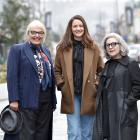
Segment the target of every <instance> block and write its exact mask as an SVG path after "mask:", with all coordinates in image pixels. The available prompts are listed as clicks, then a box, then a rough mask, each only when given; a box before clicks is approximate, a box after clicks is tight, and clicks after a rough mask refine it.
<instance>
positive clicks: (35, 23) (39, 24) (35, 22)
mask: <svg viewBox="0 0 140 140" xmlns="http://www.w3.org/2000/svg"><path fill="white" fill-rule="evenodd" d="M33 27H39V28H41V29H42V30H43V32H44V37H43V42H44V41H45V39H46V32H47V31H46V27H45V25H44V24H43V23H42V22H41V21H39V20H33V21H31V22H30V23H29V24H28V26H27V29H26V33H25V39H26V40H28V39H29V31H30V30H31V29H32V28H33Z"/></svg>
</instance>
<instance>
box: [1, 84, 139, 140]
mask: <svg viewBox="0 0 140 140" xmlns="http://www.w3.org/2000/svg"><path fill="white" fill-rule="evenodd" d="M60 101H61V93H60V92H57V102H58V103H57V109H56V110H55V112H54V120H53V140H67V122H66V115H65V114H60ZM7 104H8V101H7V90H6V84H0V112H1V110H2V108H3V107H4V106H6V105H7ZM138 109H139V110H138V113H139V122H138V138H137V140H140V101H139V102H138ZM0 140H3V132H2V131H0Z"/></svg>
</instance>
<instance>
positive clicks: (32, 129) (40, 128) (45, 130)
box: [20, 102, 53, 140]
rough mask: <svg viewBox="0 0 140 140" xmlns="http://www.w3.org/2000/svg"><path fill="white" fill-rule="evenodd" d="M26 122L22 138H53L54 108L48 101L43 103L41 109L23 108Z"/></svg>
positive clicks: (31, 139) (36, 139) (35, 139)
mask: <svg viewBox="0 0 140 140" xmlns="http://www.w3.org/2000/svg"><path fill="white" fill-rule="evenodd" d="M22 113H23V119H24V124H23V128H22V131H21V132H20V140H52V120H53V110H52V106H51V104H50V103H48V102H44V103H41V104H40V106H39V109H37V110H30V109H23V110H22Z"/></svg>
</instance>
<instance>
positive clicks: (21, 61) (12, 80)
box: [7, 42, 56, 109]
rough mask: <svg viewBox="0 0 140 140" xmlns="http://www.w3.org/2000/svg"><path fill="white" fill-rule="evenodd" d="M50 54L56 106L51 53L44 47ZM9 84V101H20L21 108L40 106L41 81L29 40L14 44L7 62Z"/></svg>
mask: <svg viewBox="0 0 140 140" xmlns="http://www.w3.org/2000/svg"><path fill="white" fill-rule="evenodd" d="M43 51H44V53H45V54H46V55H47V56H48V59H49V61H50V63H51V67H52V68H51V70H52V92H51V93H52V101H53V108H54V109H55V108H56V94H55V80H54V79H55V78H54V71H53V70H54V69H53V64H52V59H51V54H50V52H49V50H48V49H47V48H43ZM7 86H8V95H9V101H10V102H12V101H19V102H20V107H21V108H38V104H39V90H40V83H39V78H38V70H37V65H36V62H35V59H34V56H33V52H32V49H31V47H30V44H29V43H28V42H25V43H22V44H16V45H13V46H12V47H11V49H10V52H9V56H8V62H7Z"/></svg>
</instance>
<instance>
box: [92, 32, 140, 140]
mask: <svg viewBox="0 0 140 140" xmlns="http://www.w3.org/2000/svg"><path fill="white" fill-rule="evenodd" d="M102 47H103V49H104V53H105V56H106V58H107V62H106V64H105V67H104V70H103V72H102V73H101V75H100V83H99V87H98V90H97V97H96V119H95V124H94V137H93V140H137V125H138V112H137V100H139V99H140V67H139V65H138V63H137V62H136V61H135V60H133V59H131V58H130V57H129V56H128V50H127V44H126V42H125V41H124V39H123V38H122V37H121V36H120V35H118V34H116V33H110V34H107V35H106V36H105V38H104V39H103V46H102Z"/></svg>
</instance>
